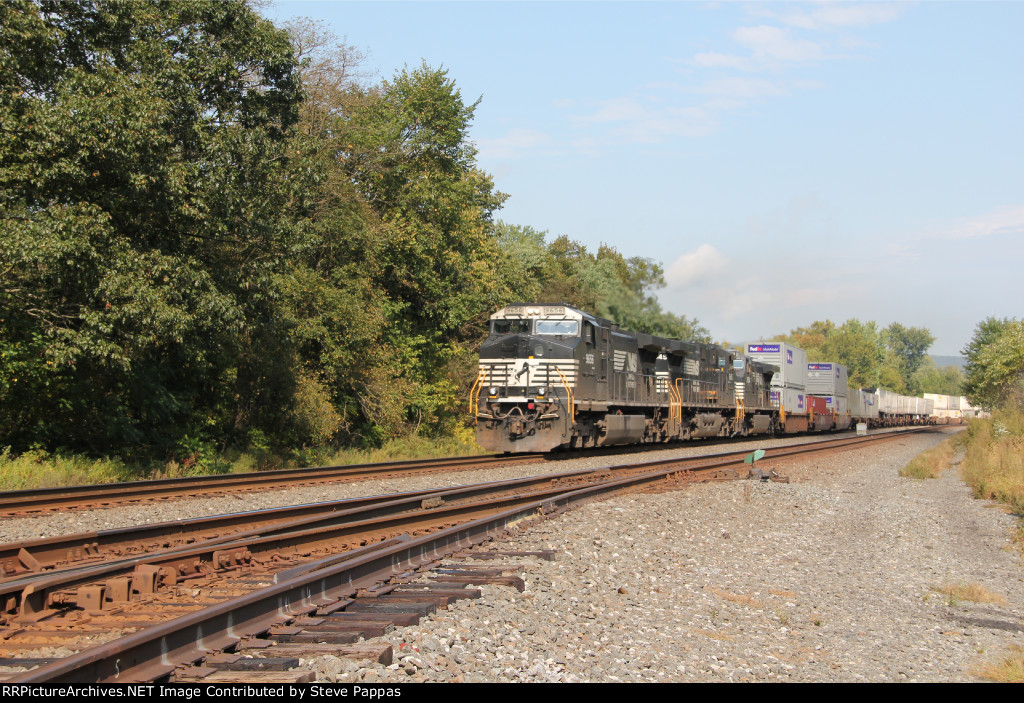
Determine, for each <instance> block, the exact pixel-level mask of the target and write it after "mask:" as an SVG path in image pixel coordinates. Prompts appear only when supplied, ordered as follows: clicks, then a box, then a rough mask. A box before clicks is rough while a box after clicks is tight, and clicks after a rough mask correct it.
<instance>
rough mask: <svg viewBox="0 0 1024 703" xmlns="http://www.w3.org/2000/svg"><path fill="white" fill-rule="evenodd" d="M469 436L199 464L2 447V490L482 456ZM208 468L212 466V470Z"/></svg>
mask: <svg viewBox="0 0 1024 703" xmlns="http://www.w3.org/2000/svg"><path fill="white" fill-rule="evenodd" d="M482 453H483V450H481V449H480V448H479V447H478V446H477V445H476V443H475V442H474V441H473V439H472V435H468V436H462V437H450V438H444V439H438V440H434V439H428V438H426V437H416V436H412V437H401V438H398V439H394V440H392V441H390V442H388V443H387V444H385V445H384V446H383V447H380V448H376V449H337V448H319V449H316V450H307V451H303V452H297V453H296V455H295V456H291V457H289V456H284V455H281V454H276V453H273V452H270V451H248V452H243V451H237V450H234V451H226V452H220V453H217V454H215V455H213V456H211V457H207V458H206V459H205V461H204V462H202V463H199V462H197V461H196V460H195V457H189V458H188V459H185V460H184V461H180V462H179V461H168V462H161V463H156V464H149V465H140V464H135V465H131V464H127V463H125V462H123V461H122V460H121V459H119V458H117V457H104V458H98V459H97V458H91V457H86V456H83V455H78V454H62V453H54V454H51V453H49V452H45V451H41V450H32V451H27V452H24V453H22V454H12V452H11V451H10V449H9V448H7V449H0V490H2V491H17V490H30V489H35V488H53V487H59V486H80V485H85V484H94V483H115V482H118V481H137V480H145V479H156V478H180V477H183V476H201V475H203V474H206V473H249V472H254V471H270V470H273V469H287V468H302V467H305V466H332V465H346V466H347V465H351V464H371V463H378V462H385V461H401V460H404V459H429V458H439V457H446V456H468V455H474V454H482ZM211 469H212V470H211Z"/></svg>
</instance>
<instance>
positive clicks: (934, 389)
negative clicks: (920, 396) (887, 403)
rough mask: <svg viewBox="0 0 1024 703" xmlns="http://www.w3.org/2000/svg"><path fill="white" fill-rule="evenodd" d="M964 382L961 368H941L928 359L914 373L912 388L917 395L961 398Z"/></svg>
mask: <svg viewBox="0 0 1024 703" xmlns="http://www.w3.org/2000/svg"><path fill="white" fill-rule="evenodd" d="M963 382H964V374H963V372H962V371H961V370H960V367H959V366H944V367H942V368H939V367H937V366H936V365H935V362H934V361H932V360H931V359H930V358H926V359H925V361H924V363H923V364H922V365H921V367H920V368H919V369H918V370H917V371H916V372H915V373H914V378H913V383H912V387H913V389H914V390H915V392H917V393H938V394H941V395H955V396H959V395H962V394H963Z"/></svg>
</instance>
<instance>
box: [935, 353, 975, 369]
mask: <svg viewBox="0 0 1024 703" xmlns="http://www.w3.org/2000/svg"><path fill="white" fill-rule="evenodd" d="M932 361H934V362H935V365H936V366H938V367H939V368H940V369H941V368H943V367H944V366H959V367H960V368H963V367H964V366H965V365H966V364H967V361H966V360H965V359H964V358H963V357H962V356H932Z"/></svg>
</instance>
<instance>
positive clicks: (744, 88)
mask: <svg viewBox="0 0 1024 703" xmlns="http://www.w3.org/2000/svg"><path fill="white" fill-rule="evenodd" d="M695 92H697V93H706V94H708V95H717V96H722V97H727V98H736V99H750V98H763V97H777V96H781V95H789V94H790V93H789V91H788V90H786V89H785V88H783V87H782V86H781V85H779V84H778V83H773V82H772V81H768V80H764V79H762V78H748V77H743V76H735V77H732V78H716V79H714V80H711V81H708V82H707V83H705V84H704V85H702V86H700V87H699V88H696V89H695Z"/></svg>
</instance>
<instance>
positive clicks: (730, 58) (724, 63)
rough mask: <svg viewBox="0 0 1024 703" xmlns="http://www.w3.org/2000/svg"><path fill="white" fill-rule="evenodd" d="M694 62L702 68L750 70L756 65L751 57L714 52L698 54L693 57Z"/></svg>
mask: <svg viewBox="0 0 1024 703" xmlns="http://www.w3.org/2000/svg"><path fill="white" fill-rule="evenodd" d="M692 63H693V64H695V65H697V66H700V67H701V68H738V69H740V70H741V71H748V70H750V69H752V68H753V67H754V66H753V64H752V63H751V61H750V59H749V58H747V57H745V56H734V55H733V54H718V53H713V52H712V53H707V54H697V55H696V56H694V57H693V60H692Z"/></svg>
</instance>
